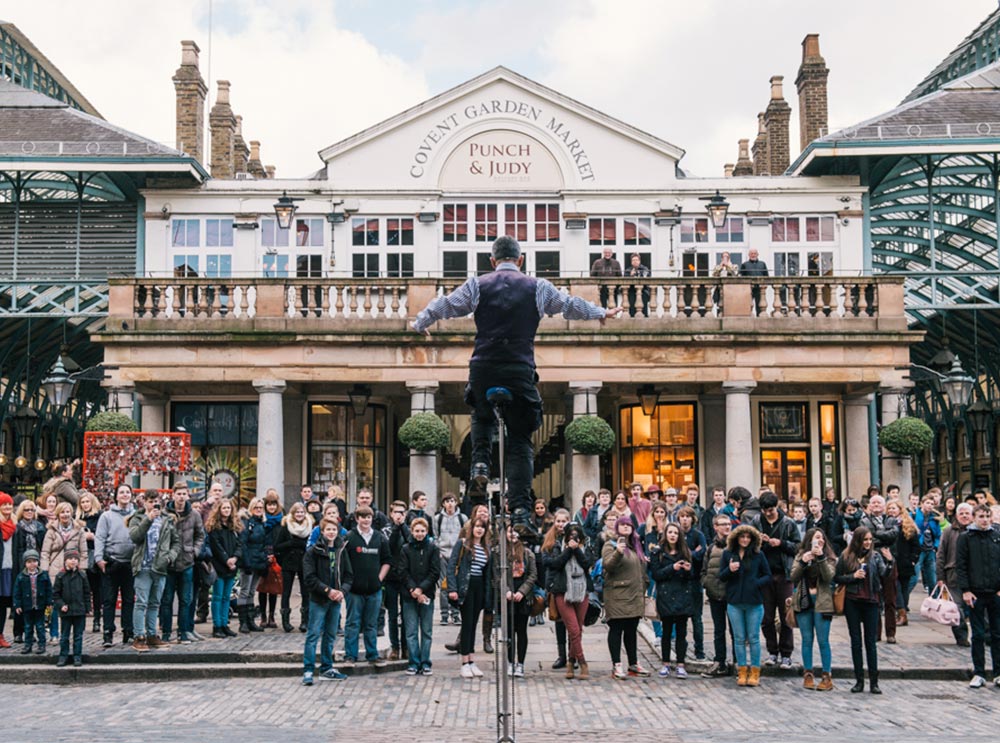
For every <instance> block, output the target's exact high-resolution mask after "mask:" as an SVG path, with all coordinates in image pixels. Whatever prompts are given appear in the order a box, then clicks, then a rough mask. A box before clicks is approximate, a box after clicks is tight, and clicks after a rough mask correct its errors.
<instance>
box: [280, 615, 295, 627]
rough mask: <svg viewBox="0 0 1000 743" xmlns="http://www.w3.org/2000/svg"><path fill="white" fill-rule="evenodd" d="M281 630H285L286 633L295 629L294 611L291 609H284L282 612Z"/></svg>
mask: <svg viewBox="0 0 1000 743" xmlns="http://www.w3.org/2000/svg"><path fill="white" fill-rule="evenodd" d="M281 629H283V630H285V632H291V631H292V630H293V629H295V628H294V627H293V626H292V610H291V609H282V610H281Z"/></svg>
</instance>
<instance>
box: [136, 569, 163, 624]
mask: <svg viewBox="0 0 1000 743" xmlns="http://www.w3.org/2000/svg"><path fill="white" fill-rule="evenodd" d="M166 578H167V576H165V575H160V574H159V573H154V572H153V571H152V570H150V569H149V568H143V569H142V570H140V571H139V572H138V574H137V575H136V576H135V609H134V610H133V612H132V626H133V627H134V628H135V634H136V635H137V636H139V637H156V620H157V619H158V618H159V613H160V597H161V596H162V595H163V583H164V582H165V581H166Z"/></svg>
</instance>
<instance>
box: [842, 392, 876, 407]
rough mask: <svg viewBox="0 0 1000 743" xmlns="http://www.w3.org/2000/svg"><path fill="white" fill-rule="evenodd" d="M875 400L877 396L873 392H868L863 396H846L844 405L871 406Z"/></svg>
mask: <svg viewBox="0 0 1000 743" xmlns="http://www.w3.org/2000/svg"><path fill="white" fill-rule="evenodd" d="M874 399H875V394H874V393H872V392H867V393H865V394H863V395H844V405H862V406H867V405H871V402H872V400H874Z"/></svg>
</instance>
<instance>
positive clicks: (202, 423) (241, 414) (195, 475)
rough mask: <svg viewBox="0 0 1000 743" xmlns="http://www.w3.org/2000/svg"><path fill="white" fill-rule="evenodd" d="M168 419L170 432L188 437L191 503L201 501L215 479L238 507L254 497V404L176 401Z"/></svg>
mask: <svg viewBox="0 0 1000 743" xmlns="http://www.w3.org/2000/svg"><path fill="white" fill-rule="evenodd" d="M170 420H171V430H173V431H186V432H187V433H189V434H191V454H192V460H193V462H192V464H193V466H192V470H191V472H189V473H188V474H187V475H186V480H187V483H188V487H189V488H190V489H191V497H192V499H193V500H201V499H202V498H204V497H205V492H206V489H207V488H206V483H211V482H213V481H216V480H217V481H218V482H220V483H222V487H223V493H224V495H225V496H226V497H227V498H238V499H239V501H240V503H241V504H242V505H246V503H247V502H248V501H249V500H250V498H253V497H254V495H256V491H257V403H256V402H231V403H221V404H220V403H204V402H177V403H173V404H172V405H171V415H170Z"/></svg>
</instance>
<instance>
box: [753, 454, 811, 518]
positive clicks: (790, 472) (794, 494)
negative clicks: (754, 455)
mask: <svg viewBox="0 0 1000 743" xmlns="http://www.w3.org/2000/svg"><path fill="white" fill-rule="evenodd" d="M760 472H761V479H762V480H763V483H764V485H766V486H768V487H769V488H771V490H773V491H774V492H775V493H776V494H777V496H778V497H779V498H784V499H786V500H787V501H788V503H789V505H791V504H792V503H794V502H795V501H801V500H808V499H809V492H810V491H809V449H761V452H760Z"/></svg>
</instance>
